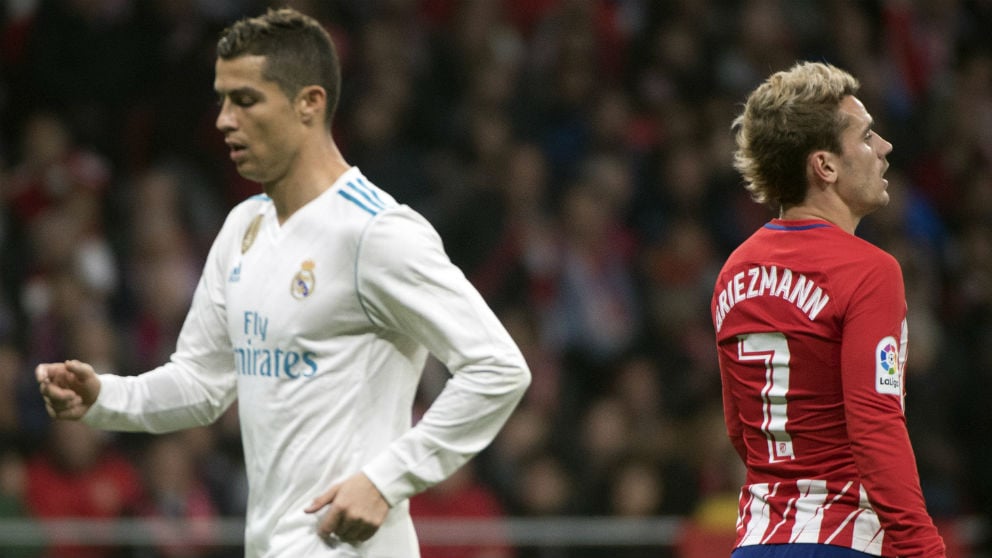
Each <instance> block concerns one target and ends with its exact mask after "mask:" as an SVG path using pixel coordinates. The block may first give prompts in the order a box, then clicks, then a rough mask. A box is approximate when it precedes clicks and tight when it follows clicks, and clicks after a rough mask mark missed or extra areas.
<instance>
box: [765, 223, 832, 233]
mask: <svg viewBox="0 0 992 558" xmlns="http://www.w3.org/2000/svg"><path fill="white" fill-rule="evenodd" d="M827 227H830V225H828V224H826V223H813V224H812V225H794V226H791V225H776V224H775V223H765V228H766V229H771V230H773V231H808V230H810V229H822V228H827Z"/></svg>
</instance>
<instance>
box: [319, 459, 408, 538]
mask: <svg viewBox="0 0 992 558" xmlns="http://www.w3.org/2000/svg"><path fill="white" fill-rule="evenodd" d="M325 506H330V507H329V508H328V510H327V513H325V514H324V515H323V516H322V517H321V518H320V520H319V522H318V523H317V534H318V535H320V537H321V538H324V539H327V538H329V537H331V536H332V535H334V536H337V537H338V538H339V539H341V540H342V541H344V542H346V543H349V544H356V543H360V542H362V541H366V540H368V539H369V538H371V537H372V535H374V534H375V533H376V531H378V530H379V527H380V526H382V522H383V521H385V520H386V514H387V513H389V503H388V502H386V499H385V498H383V497H382V494H381V493H380V492H379V489H378V488H376V487H375V485H374V484H372V481H370V480H369V478H368V477H367V476H365V474H364V473H356V474H355V475H352V476H351V477H349V478H347V479H345V480H344V482H341V483H338V484H336V485H334V486H332V487H331V488H330V489H329V490H328V491H327V492H325V493H323V494H321V495H320V496H318V497H317V498H316V499H314V501H313V503H311V504H310V506H309V507H308V508H307V509H306V510H304V511H306V512H307V513H316V512H318V511H320V510H321V509H322V508H324V507H325Z"/></svg>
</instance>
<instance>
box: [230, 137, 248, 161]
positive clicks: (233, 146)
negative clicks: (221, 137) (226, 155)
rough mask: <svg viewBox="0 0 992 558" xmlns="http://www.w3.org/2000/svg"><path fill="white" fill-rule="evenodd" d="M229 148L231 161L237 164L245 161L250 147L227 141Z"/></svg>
mask: <svg viewBox="0 0 992 558" xmlns="http://www.w3.org/2000/svg"><path fill="white" fill-rule="evenodd" d="M225 143H227V147H228V148H229V149H230V150H231V160H232V161H234V162H237V161H239V160H241V159H244V158H245V156H246V155H247V154H248V146H246V145H244V144H243V143H237V142H234V141H227V142H225Z"/></svg>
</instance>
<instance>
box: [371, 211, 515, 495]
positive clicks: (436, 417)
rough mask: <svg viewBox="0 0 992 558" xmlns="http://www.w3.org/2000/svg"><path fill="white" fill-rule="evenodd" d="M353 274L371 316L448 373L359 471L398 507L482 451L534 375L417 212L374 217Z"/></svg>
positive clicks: (391, 213)
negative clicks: (403, 429)
mask: <svg viewBox="0 0 992 558" xmlns="http://www.w3.org/2000/svg"><path fill="white" fill-rule="evenodd" d="M356 274H357V277H356V279H357V285H358V291H359V297H360V299H361V302H362V305H363V307H364V308H365V311H366V313H367V314H368V317H369V319H370V320H372V321H373V322H374V323H375V324H377V325H378V326H380V327H382V328H385V329H387V330H393V331H396V332H398V333H402V334H403V335H406V336H409V337H411V338H412V339H414V340H415V341H417V342H418V343H420V344H422V345H423V346H424V347H426V348H427V349H428V350H429V351H430V352H431V354H433V355H434V356H435V357H436V358H437V359H438V360H440V361H441V362H443V363H444V364H445V365H446V366H447V368H448V370H449V371H450V372H451V373H452V378H451V379H450V380H449V381H448V382H447V384H446V386H445V388H444V389H443V390H442V392H441V393H440V395H439V396H438V397H437V399H436V400H435V401H434V403H433V404H432V405H431V407H430V408H429V409H428V410H427V412H426V413H425V414H424V416H423V418H422V419H421V421H420V422H419V423H418V424H417V425H415V426H414V427H413V428H412V429H411V430H409V431H408V432H407V433H405V434H404V435H403V436H401V437H400V438H398V439H396V440H395V441H393V443H392V444H391V445H390V446H389V447H388V448H387V449H386V450H385V451H384V452H382V453H381V454H379V455H378V456H376V457H375V458H374V459H373V460H372V461H371V462H370V463H368V464H367V465H366V466H365V467H363V472H364V473H365V474H366V475H367V476H368V477H369V478H370V479H371V480H372V482H373V483H374V484H375V485H376V487H377V488H378V489H379V490H380V491H381V492H382V494H383V496H385V498H386V500H387V501H388V502H389V503H390V504H391V505H395V504H396V503H398V502H400V501H402V500H404V499H406V498H409V497H410V496H412V495H414V494H416V493H418V492H420V491H422V490H424V489H425V488H427V487H429V486H431V485H433V484H435V483H437V482H440V481H441V480H443V479H445V478H446V477H447V476H449V475H450V474H451V473H453V472H454V471H455V469H457V468H458V467H460V466H461V465H463V464H464V463H465V462H466V461H467V460H468V459H470V458H471V457H472V456H474V455H475V454H477V453H478V452H479V451H481V450H482V449H484V448H485V447H486V446H487V445H488V444H489V443H490V442H491V441H492V440H493V438H494V437H495V436H496V434H497V432H498V431H499V429H500V428H501V427H502V425H503V423H504V422H505V421H506V419H507V418H508V417H509V415H510V413H511V412H512V411H513V409H514V407H515V406H516V404H517V403H518V402H519V400H520V399H521V397H522V396H523V393H524V391H525V390H526V388H527V386H528V385H529V383H530V371H529V370H528V368H527V365H526V363H525V361H524V358H523V356H522V355H521V353H520V350H519V348H518V347H517V345H516V344H515V343H514V342H513V340H512V339H511V337H510V335H509V333H508V332H507V331H506V329H505V328H504V327H503V325H502V324H501V323H500V321H499V320H498V319H497V317H496V316H495V315H494V313H493V312H492V310H491V309H490V308H489V306H488V305H487V304H486V303H485V301H484V300H483V299H482V297H481V295H479V293H478V292H477V291H476V289H475V288H474V287H473V286H472V284H471V283H469V281H468V280H467V279H466V278H465V275H464V274H463V273H462V272H461V270H459V269H458V268H457V267H456V266H455V265H454V264H452V263H451V261H450V260H449V259H448V256H447V255H446V254H445V252H444V249H443V246H442V243H441V239H440V237H439V236H438V235H437V233H436V231H435V230H434V228H433V227H431V226H430V224H428V223H427V221H426V220H425V219H424V218H423V217H421V216H420V215H418V214H417V213H415V212H413V211H411V210H409V209H408V208H397V209H396V210H393V211H389V212H386V213H384V214H383V215H381V216H380V217H379V218H378V219H376V220H374V221H373V222H372V223H371V224H370V225H369V228H368V229H367V230H366V231H365V234H364V236H363V238H362V241H361V246H360V248H359V254H358V261H357V266H356Z"/></svg>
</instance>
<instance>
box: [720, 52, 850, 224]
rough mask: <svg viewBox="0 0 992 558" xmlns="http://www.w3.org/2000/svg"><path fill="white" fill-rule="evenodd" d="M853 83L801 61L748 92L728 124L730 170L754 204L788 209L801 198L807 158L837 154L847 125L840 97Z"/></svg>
mask: <svg viewBox="0 0 992 558" xmlns="http://www.w3.org/2000/svg"><path fill="white" fill-rule="evenodd" d="M858 87H859V84H858V80H857V79H855V78H854V77H853V76H851V75H850V74H849V73H847V72H845V71H844V70H841V69H839V68H836V67H834V66H832V65H830V64H825V63H821V62H800V63H798V64H796V65H795V66H793V67H792V68H790V69H789V70H787V71H781V72H777V73H775V74H773V75H772V76H771V77H769V78H768V79H767V80H766V81H765V82H764V83H762V84H761V85H760V86H758V88H757V89H755V90H754V91H752V92H751V94H750V96H749V97H748V99H747V102H746V103H745V105H744V111H743V112H742V113H741V114H740V116H738V117H737V118H736V119H735V120H734V123H733V126H732V130H733V131H734V132H735V134H736V140H737V151H736V152H735V153H734V167H735V168H736V169H737V170H738V171H740V173H741V176H742V177H743V178H744V181H745V186H746V188H747V189H748V191H749V192H750V193H751V197H753V198H754V200H755V201H757V202H760V203H765V204H768V205H770V206H772V207H775V206H778V207H788V206H791V205H796V204H799V203H802V201H803V200H804V199H805V198H806V189H807V187H808V184H807V183H806V157H807V156H808V155H809V154H810V153H812V152H813V151H816V150H820V149H824V150H827V151H830V152H833V153H840V152H841V145H840V134H841V132H842V131H843V130H844V128H845V127H846V126H847V120H846V119H845V118H844V116H843V115H842V114H841V113H840V112H839V108H840V103H841V101H843V100H844V97H846V96H848V95H855V94H856V93H857V92H858Z"/></svg>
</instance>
